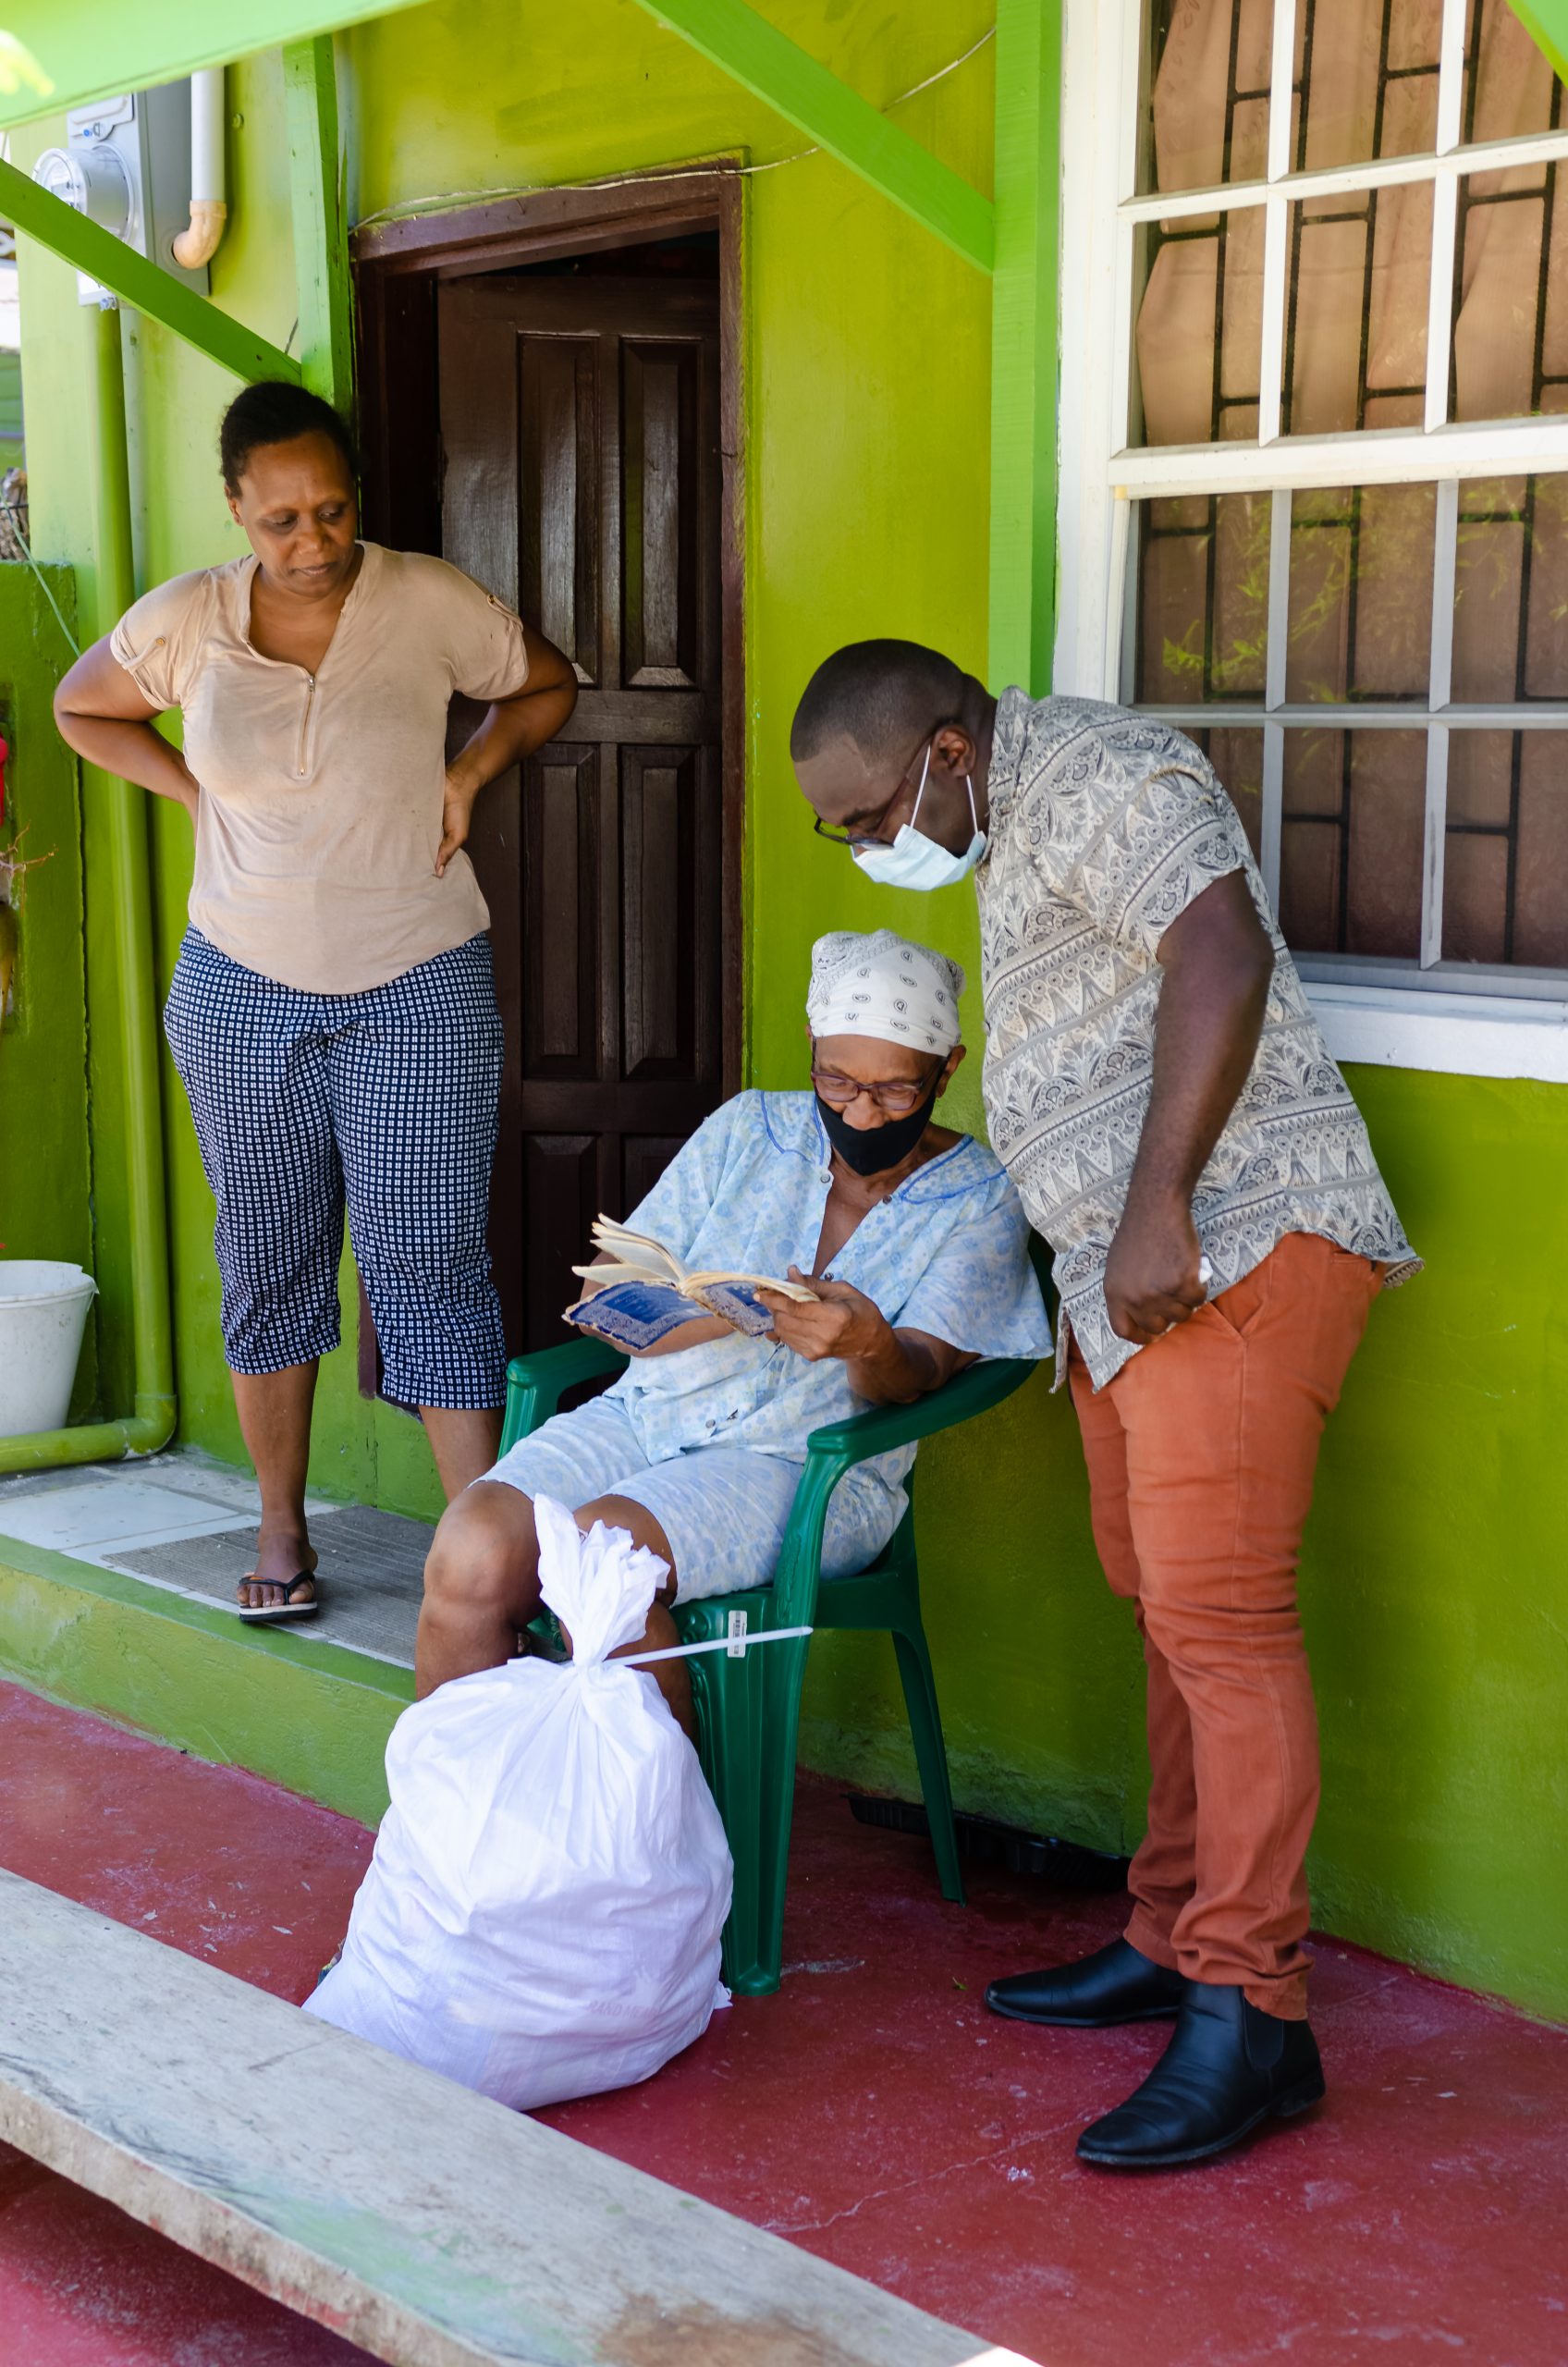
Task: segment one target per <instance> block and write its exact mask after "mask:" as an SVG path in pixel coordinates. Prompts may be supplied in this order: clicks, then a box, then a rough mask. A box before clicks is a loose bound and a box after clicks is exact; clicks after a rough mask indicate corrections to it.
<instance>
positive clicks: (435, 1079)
mask: <svg viewBox="0 0 1568 2367" xmlns="http://www.w3.org/2000/svg"><path fill="white" fill-rule="evenodd" d="M220 448H221V455H222V462H223V483H224V491H225V493H226V494H227V497H228V506H229V509H230V510H231V511H232V512H233V514H234V517H235V518H236V519H237V521H239V524H240V525H241V526H242V527H243V528H244V530H245V534H246V537H247V539H248V541H249V542H250V545H251V556H250V557H248V558H239V559H230V560H228V561H227V563H226V564H225V565H224V566H222V567H211V568H202V569H199V570H197V571H196V572H195V573H194V574H192V575H181V576H177V577H176V578H175V580H174V582H173V583H165V584H163V585H161V586H160V587H159V588H158V589H157V590H155V591H153V592H149V593H148V594H147V595H145V597H144V598H142V599H141V600H138V601H137V603H136V605H135V606H134V607H132V608H130V609H129V610H128V612H127V614H126V615H125V616H124V617H122V618H121V619H120V621H119V623H118V624H117V625H116V627H115V630H114V632H112V633H110V634H109V635H108V636H107V638H106V639H104V640H103V641H99V642H95V643H94V644H93V645H92V648H91V649H89V650H88V651H87V652H86V653H85V654H84V655H83V656H81V657H80V659H79V660H78V662H77V663H76V665H74V666H73V667H72V668H71V670H70V672H69V673H68V674H67V676H66V678H65V681H63V682H62V683H61V685H60V688H59V691H58V693H56V695H55V719H56V721H57V723H58V725H59V728H60V730H61V732H62V734H63V735H64V737H65V738H66V740H67V742H69V743H70V745H71V746H72V747H73V748H74V749H75V750H76V751H77V753H78V754H80V755H82V756H84V757H86V759H87V760H88V762H89V763H90V764H92V765H96V766H98V767H100V768H101V769H102V770H104V772H109V773H114V774H116V775H117V776H118V777H119V778H120V779H124V780H129V781H135V782H137V783H139V784H140V786H141V788H143V789H149V790H152V791H153V792H154V794H155V795H158V796H160V797H170V798H173V799H174V800H175V801H176V802H177V803H178V804H181V805H183V806H184V807H185V809H186V811H187V812H188V813H189V814H190V817H191V821H192V823H193V825H194V828H195V833H196V866H195V878H194V881H193V884H192V887H191V891H190V929H189V931H188V932H187V935H186V938H185V942H184V944H183V946H182V947H181V949H180V955H179V960H178V964H177V966H176V969H175V975H174V983H173V986H172V987H171V989H170V993H169V999H168V1003H167V1006H166V1009H165V1013H164V1021H165V1028H166V1030H167V1034H168V1039H169V1044H170V1047H171V1049H172V1050H173V1053H174V1058H175V1062H176V1065H177V1066H178V1070H179V1073H180V1076H181V1078H182V1079H183V1081H184V1085H185V1088H186V1091H187V1093H188V1094H189V1096H190V1109H191V1114H192V1116H193V1117H194V1119H195V1122H196V1134H197V1139H198V1141H199V1143H200V1145H201V1151H202V1165H203V1166H204V1168H205V1170H206V1173H207V1180H208V1182H209V1184H211V1185H212V1188H213V1191H214V1196H215V1197H216V1200H217V1227H216V1232H215V1234H214V1245H215V1247H216V1251H217V1260H218V1268H219V1272H220V1274H221V1276H222V1281H223V1316H222V1320H223V1336H224V1349H225V1353H226V1355H227V1360H228V1365H229V1367H230V1370H231V1372H232V1374H233V1378H234V1397H235V1404H236V1406H237V1408H238V1410H239V1426H240V1429H241V1430H242V1431H243V1432H244V1436H245V1443H246V1445H247V1447H248V1448H249V1449H250V1453H251V1460H252V1462H253V1463H254V1465H255V1467H256V1476H257V1478H258V1479H259V1481H260V1483H261V1494H262V1526H261V1535H260V1538H259V1539H258V1543H257V1550H256V1566H255V1571H254V1574H253V1575H252V1576H249V1577H247V1578H245V1579H243V1580H241V1582H240V1587H239V1611H240V1615H241V1617H243V1618H248V1619H267V1620H276V1619H288V1618H302V1617H308V1616H310V1615H311V1614H312V1613H313V1612H314V1610H315V1608H316V1600H315V1594H316V1589H315V1585H314V1581H313V1579H312V1576H311V1573H312V1571H313V1569H314V1567H315V1559H316V1557H315V1554H314V1551H312V1547H311V1543H310V1539H309V1538H308V1536H307V1534H306V1529H305V1470H306V1465H307V1462H308V1460H309V1454H310V1433H311V1407H312V1400H313V1398H314V1394H315V1384H316V1366H317V1360H318V1358H319V1357H321V1356H323V1355H325V1354H326V1353H327V1352H328V1351H329V1350H330V1349H333V1348H336V1347H337V1343H338V1340H339V1337H340V1326H339V1320H338V1306H337V1267H338V1260H339V1257H340V1255H341V1250H342V1240H343V1214H344V1208H345V1204H346V1205H347V1208H348V1215H349V1235H350V1238H351V1240H352V1242H353V1246H354V1255H355V1257H356V1258H357V1260H358V1262H359V1268H360V1271H361V1275H362V1276H363V1278H364V1284H365V1289H366V1292H367V1294H368V1295H369V1299H370V1304H371V1311H372V1313H373V1314H374V1318H375V1327H376V1333H377V1336H378V1338H379V1340H380V1342H381V1348H382V1354H383V1356H384V1359H385V1363H386V1393H387V1395H388V1396H389V1397H392V1398H394V1399H396V1400H397V1401H398V1402H399V1403H400V1404H408V1405H417V1406H418V1407H419V1409H420V1413H421V1415H422V1416H423V1420H424V1426H425V1429H426V1430H427V1431H428V1433H429V1437H430V1443H431V1447H432V1450H433V1452H434V1453H435V1463H436V1467H437V1469H438V1471H439V1473H440V1476H441V1484H442V1486H443V1488H444V1489H445V1490H446V1492H447V1496H448V1497H451V1496H453V1495H456V1494H457V1493H458V1491H459V1490H460V1489H462V1488H464V1487H466V1486H467V1485H468V1483H469V1481H470V1480H471V1479H473V1478H477V1477H478V1475H479V1474H480V1473H481V1472H482V1471H486V1470H488V1469H489V1468H490V1466H491V1465H492V1464H493V1463H494V1462H495V1460H496V1450H497V1447H498V1444H499V1441H500V1420H501V1417H500V1412H499V1408H500V1406H501V1404H502V1403H503V1400H504V1398H505V1395H506V1352H505V1345H504V1342H503V1337H502V1331H501V1310H500V1306H499V1302H498V1301H497V1299H496V1291H495V1287H494V1284H493V1283H492V1282H491V1279H490V1259H489V1255H488V1251H487V1249H486V1246H485V1228H486V1217H487V1209H488V1200H489V1189H490V1168H491V1161H492V1158H493V1154H494V1150H495V1142H496V1098H497V1094H498V1090H499V1085H500V1072H501V1022H500V1015H499V1013H498V1012H497V1010H496V994H495V987H494V983H493V978H492V972H491V961H490V945H489V939H488V938H487V937H486V935H485V931H486V929H487V927H488V926H489V919H490V915H489V913H488V911H487V910H486V907H485V903H484V897H483V896H482V895H481V894H480V891H479V884H478V882H477V880H476V879H475V878H474V876H473V868H472V865H471V864H470V862H469V859H468V857H467V855H466V854H464V853H463V852H462V847H463V842H464V840H466V838H467V837H468V832H469V821H470V817H471V816H472V811H473V804H474V800H475V799H476V798H477V796H478V794H479V792H480V791H481V790H482V789H483V788H484V785H485V783H486V782H487V781H491V780H494V779H496V775H497V774H499V773H502V772H505V771H506V769H507V767H508V766H509V765H513V764H515V763H516V762H517V761H518V760H519V758H520V757H524V756H527V755H528V754H531V753H532V752H533V750H534V749H535V748H538V747H540V746H542V745H543V743H544V742H545V741H546V740H548V739H550V738H551V737H552V736H553V734H554V733H556V732H557V731H558V730H560V729H561V727H562V725H563V724H564V723H565V722H566V720H567V718H568V717H569V716H570V713H571V711H572V708H573V706H574V705H575V704H576V700H577V685H576V681H575V678H574V675H573V673H572V669H571V667H570V664H569V663H568V661H567V659H566V658H564V657H563V656H561V653H560V651H559V650H558V649H557V648H555V647H554V646H553V645H552V644H550V643H549V642H547V641H545V639H544V638H543V636H542V635H541V634H539V633H536V632H533V631H531V630H530V628H529V627H528V626H527V625H524V624H522V623H521V622H520V621H519V619H517V618H516V617H515V616H513V614H512V613H511V611H510V609H509V608H507V607H503V606H502V604H501V602H500V601H498V600H496V599H494V598H493V597H492V596H491V595H489V594H488V593H486V592H484V590H483V589H482V588H481V587H480V586H479V585H478V584H477V583H473V582H472V580H471V579H470V578H469V577H468V576H466V575H463V574H461V573H460V572H459V570H458V569H456V568H455V567H449V566H447V563H446V561H445V560H444V559H438V558H427V557H425V556H424V555H423V554H422V553H418V552H412V551H391V550H385V549H383V548H381V547H380V546H378V545H376V544H374V543H365V542H361V541H360V540H359V539H358V514H357V506H356V495H355V481H356V476H357V466H356V461H355V455H354V448H353V445H352V442H351V440H350V438H349V432H348V429H347V428H346V427H345V425H344V423H343V422H342V420H341V419H340V418H339V417H338V415H337V412H336V411H334V410H333V409H332V408H331V406H330V405H329V404H327V403H325V402H323V401H322V400H321V399H320V398H319V397H317V396H315V395H311V394H307V393H306V392H305V391H304V390H303V389H302V388H300V387H299V386H284V385H274V384H266V385H261V386H249V387H247V388H246V390H245V392H244V393H243V394H241V395H240V396H239V397H238V399H236V400H235V401H234V402H233V403H231V404H230V406H229V409H228V411H227V414H226V415H225V418H224V423H223V431H222V437H221V447H220ZM459 691H460V692H462V693H465V694H466V695H467V696H468V697H470V698H472V699H480V700H484V701H487V702H488V703H489V711H488V713H487V714H486V715H485V717H484V720H483V722H482V723H481V724H480V726H479V729H478V730H477V731H476V732H475V733H474V735H473V737H472V739H471V740H470V741H469V742H468V745H467V746H466V747H465V748H464V749H463V750H462V752H461V753H460V754H459V755H458V756H456V757H454V758H453V760H452V762H451V763H450V764H447V760H446V753H445V751H446V734H447V704H448V701H449V700H450V699H451V697H452V694H453V693H454V692H459ZM176 706H178V708H179V709H180V711H181V713H182V715H183V717H184V726H185V729H184V753H183V754H178V753H177V752H176V750H175V749H173V748H172V747H171V746H170V745H169V744H168V742H166V741H165V740H164V739H163V738H161V737H160V735H159V733H158V732H157V731H156V730H155V729H154V728H153V717H155V716H157V715H159V714H161V713H162V712H163V711H164V710H165V708H168V707H176Z"/></svg>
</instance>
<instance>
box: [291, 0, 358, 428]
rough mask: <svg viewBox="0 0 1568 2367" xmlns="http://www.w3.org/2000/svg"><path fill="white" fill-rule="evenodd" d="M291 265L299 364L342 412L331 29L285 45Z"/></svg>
mask: <svg viewBox="0 0 1568 2367" xmlns="http://www.w3.org/2000/svg"><path fill="white" fill-rule="evenodd" d="M283 93H284V107H285V111H286V116H287V120H288V177H289V189H290V195H291V199H292V207H293V215H294V271H295V278H296V281H297V283H298V286H299V291H300V375H301V376H302V378H303V379H304V382H305V384H306V386H309V387H310V389H311V390H312V393H313V394H317V395H321V396H324V397H325V399H326V400H327V401H328V402H329V403H332V404H334V405H335V406H336V408H337V410H338V411H342V413H343V414H344V416H345V417H346V418H347V417H348V416H349V412H350V411H351V410H352V407H353V399H354V329H353V300H352V295H351V291H350V288H349V240H348V233H347V230H346V228H345V226H344V220H343V191H342V184H341V180H340V178H339V173H338V164H337V67H336V66H335V64H334V60H333V48H332V36H331V34H330V33H322V34H318V35H317V37H316V38H315V40H313V41H302V42H291V43H289V44H288V47H287V48H286V49H285V50H284V53H283Z"/></svg>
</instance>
